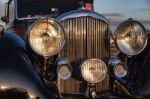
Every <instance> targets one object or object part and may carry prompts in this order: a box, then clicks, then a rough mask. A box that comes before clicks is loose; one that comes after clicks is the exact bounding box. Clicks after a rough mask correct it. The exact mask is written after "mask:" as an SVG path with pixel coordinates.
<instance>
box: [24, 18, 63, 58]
mask: <svg viewBox="0 0 150 99" xmlns="http://www.w3.org/2000/svg"><path fill="white" fill-rule="evenodd" d="M27 32H28V41H29V44H30V46H31V48H32V49H33V50H34V51H35V52H36V53H38V54H39V55H42V56H52V55H55V54H57V53H58V52H59V51H60V50H61V49H62V48H63V46H64V44H65V41H66V39H65V35H64V33H65V32H64V29H63V28H62V26H61V25H60V24H59V23H58V22H57V21H56V20H53V19H47V18H45V19H40V20H38V21H36V22H34V23H33V24H32V25H31V27H30V28H29V29H28V31H27Z"/></svg>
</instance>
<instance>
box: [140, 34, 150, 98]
mask: <svg viewBox="0 0 150 99" xmlns="http://www.w3.org/2000/svg"><path fill="white" fill-rule="evenodd" d="M148 38H149V39H148V43H147V46H146V48H145V49H144V51H143V53H142V55H141V56H140V57H143V59H144V60H143V61H144V62H143V63H142V64H143V65H142V66H141V68H140V71H139V90H140V94H141V95H144V96H149V97H150V33H148ZM144 57H145V58H144Z"/></svg>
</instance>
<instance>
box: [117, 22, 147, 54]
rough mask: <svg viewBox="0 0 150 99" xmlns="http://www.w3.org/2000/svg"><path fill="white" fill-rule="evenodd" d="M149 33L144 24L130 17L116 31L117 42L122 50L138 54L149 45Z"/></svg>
mask: <svg viewBox="0 0 150 99" xmlns="http://www.w3.org/2000/svg"><path fill="white" fill-rule="evenodd" d="M147 40H148V35H147V32H146V30H145V28H144V26H143V25H142V24H141V23H139V22H137V21H135V20H133V19H129V20H127V21H124V22H122V23H121V24H120V25H119V27H118V28H117V30H116V32H115V43H116V45H117V47H118V48H119V49H120V51H121V52H123V53H125V54H127V55H131V56H132V55H136V54H138V53H140V52H141V51H143V49H144V48H145V46H146V45H147Z"/></svg>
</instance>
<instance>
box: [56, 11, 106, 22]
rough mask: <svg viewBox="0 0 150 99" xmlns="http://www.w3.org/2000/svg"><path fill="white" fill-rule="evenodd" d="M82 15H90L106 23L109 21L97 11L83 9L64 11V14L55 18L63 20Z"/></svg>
mask: <svg viewBox="0 0 150 99" xmlns="http://www.w3.org/2000/svg"><path fill="white" fill-rule="evenodd" d="M83 16H91V17H93V18H96V19H101V20H103V21H105V22H106V23H109V20H108V19H107V18H106V17H104V16H103V15H101V14H99V13H97V12H94V11H90V10H83V9H80V10H74V11H71V12H67V13H64V14H62V15H60V16H58V17H57V18H56V19H57V20H58V21H63V20H66V19H71V18H78V17H83Z"/></svg>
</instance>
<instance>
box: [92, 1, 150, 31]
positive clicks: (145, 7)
mask: <svg viewBox="0 0 150 99" xmlns="http://www.w3.org/2000/svg"><path fill="white" fill-rule="evenodd" d="M94 6H95V11H97V12H99V13H101V14H103V15H105V16H106V17H107V18H108V19H109V20H110V24H111V27H112V29H113V31H114V29H115V28H116V26H117V25H118V24H119V23H120V22H122V21H124V20H126V19H128V18H133V19H135V20H138V21H140V22H141V23H143V24H144V26H145V27H146V29H149V30H150V0H95V2H94Z"/></svg>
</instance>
